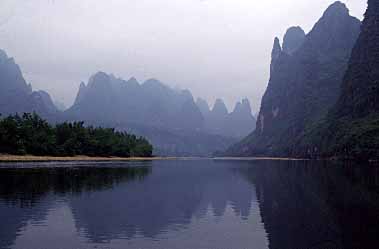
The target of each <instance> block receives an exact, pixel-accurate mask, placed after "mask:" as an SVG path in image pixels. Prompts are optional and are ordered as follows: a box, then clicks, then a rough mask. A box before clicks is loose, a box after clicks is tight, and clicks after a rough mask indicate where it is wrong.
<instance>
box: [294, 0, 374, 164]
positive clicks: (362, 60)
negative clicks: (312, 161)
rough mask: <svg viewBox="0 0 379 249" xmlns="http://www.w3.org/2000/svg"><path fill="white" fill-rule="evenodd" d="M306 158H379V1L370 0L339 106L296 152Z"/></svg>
mask: <svg viewBox="0 0 379 249" xmlns="http://www.w3.org/2000/svg"><path fill="white" fill-rule="evenodd" d="M297 153H298V154H299V155H306V156H338V157H341V156H342V157H353V158H364V159H378V158H379V1H378V0H369V1H368V9H367V11H366V14H365V19H364V21H363V24H362V32H361V34H360V36H359V38H358V40H357V43H356V45H355V47H354V49H353V51H352V55H351V58H350V62H349V66H348V69H347V72H346V74H345V76H344V79H343V83H342V87H341V94H340V96H339V98H338V101H337V104H336V105H335V106H334V107H333V108H332V109H331V111H330V112H329V114H328V116H327V118H325V119H324V120H323V122H321V123H320V124H319V125H318V126H316V127H315V128H313V129H311V130H310V131H309V132H308V133H307V134H306V135H305V136H304V137H303V138H302V139H301V146H300V148H299V150H298V151H297Z"/></svg>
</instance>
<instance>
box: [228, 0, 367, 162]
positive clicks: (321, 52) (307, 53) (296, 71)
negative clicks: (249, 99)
mask: <svg viewBox="0 0 379 249" xmlns="http://www.w3.org/2000/svg"><path fill="white" fill-rule="evenodd" d="M360 25H361V23H360V21H359V20H358V19H357V18H355V17H352V16H350V15H349V10H348V9H347V7H346V5H345V4H343V3H341V2H339V1H338V2H335V3H334V4H332V5H331V6H329V8H328V9H327V10H326V11H325V12H324V14H323V16H322V17H321V19H320V20H319V21H318V22H317V23H316V24H315V26H314V27H313V29H312V30H311V31H310V32H309V33H308V34H307V35H305V36H303V33H304V31H302V30H301V29H300V28H299V27H293V28H290V29H288V31H287V33H286V35H285V41H284V44H283V48H285V49H282V47H281V45H280V41H279V39H278V38H275V41H274V46H273V50H272V61H271V75H270V80H269V83H268V86H267V90H266V92H265V94H264V96H263V98H262V104H261V110H260V113H259V116H258V120H257V128H256V130H255V131H254V132H253V133H252V134H250V135H249V136H248V137H247V138H245V139H244V140H243V141H241V142H240V143H238V144H236V145H234V146H232V147H231V148H229V150H228V151H227V152H226V154H227V155H236V156H252V155H254V156H289V155H292V154H293V153H294V151H296V150H297V141H298V139H299V138H300V137H301V136H302V135H303V134H304V133H305V132H306V130H307V129H308V128H309V127H310V126H312V125H314V124H315V123H317V122H318V121H319V120H320V119H321V118H322V117H324V116H325V115H326V113H327V112H328V110H329V109H330V108H331V107H332V106H333V105H334V104H335V102H336V101H337V99H338V96H339V93H340V86H341V82H342V79H343V76H344V73H345V71H346V69H347V66H348V61H349V58H350V54H351V51H352V48H353V46H354V44H355V42H356V40H357V38H358V36H359V33H360Z"/></svg>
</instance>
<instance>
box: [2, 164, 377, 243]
mask: <svg viewBox="0 0 379 249" xmlns="http://www.w3.org/2000/svg"><path fill="white" fill-rule="evenodd" d="M54 166H55V167H54V168H46V167H42V168H34V167H26V168H23V169H11V168H2V169H1V168H0V220H1V221H2V222H1V223H0V248H21V249H22V248H28V249H33V248H41V247H44V248H59V249H64V248H93V247H97V248H126V247H127V248H220V249H223V248H257V249H264V248H270V249H276V248H281V249H286V248H288V249H289V248H320V249H321V248H332V249H333V248H375V247H376V245H377V243H378V242H379V241H378V240H379V239H377V238H376V237H377V236H376V235H377V233H378V232H379V225H378V224H379V199H378V197H379V196H378V194H379V174H378V173H379V171H378V169H377V168H376V167H373V166H364V165H352V164H349V165H346V164H342V165H341V164H331V163H323V162H273V161H265V162H262V161H251V162H249V161H245V162H242V161H211V160H190V161H156V162H144V163H140V164H138V165H134V164H128V163H126V164H125V163H124V164H120V165H117V164H110V165H104V164H99V165H92V166H97V167H94V168H93V167H87V166H88V165H86V166H83V165H79V166H80V167H72V165H71V166H70V167H66V166H67V165H66V166H63V167H62V166H59V165H54ZM57 166H58V167H57Z"/></svg>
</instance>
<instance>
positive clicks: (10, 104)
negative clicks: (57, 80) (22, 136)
mask: <svg viewBox="0 0 379 249" xmlns="http://www.w3.org/2000/svg"><path fill="white" fill-rule="evenodd" d="M33 111H35V112H38V113H39V114H40V115H41V116H43V117H45V118H51V117H53V116H55V115H57V113H58V109H57V108H56V107H55V105H54V104H53V101H52V99H51V97H50V95H49V94H48V93H47V92H44V91H33V89H32V86H31V85H30V84H27V83H26V81H25V79H24V77H23V75H22V72H21V69H20V67H19V66H18V65H17V64H16V63H15V61H14V59H13V58H10V57H8V55H7V54H6V53H5V51H3V50H0V113H1V114H2V115H8V114H14V113H19V114H22V113H24V112H33Z"/></svg>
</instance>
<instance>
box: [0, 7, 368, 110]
mask: <svg viewBox="0 0 379 249" xmlns="http://www.w3.org/2000/svg"><path fill="white" fill-rule="evenodd" d="M333 2H334V1H331V0H312V1H311V0H0V48H2V49H4V50H5V51H6V52H7V53H8V54H9V55H10V56H12V57H14V58H15V59H16V61H17V63H18V64H19V65H20V66H21V68H22V70H23V73H24V76H25V78H26V79H27V81H28V82H29V83H32V85H33V87H34V88H35V89H44V90H47V91H48V92H49V93H50V94H51V95H52V96H53V98H55V99H58V100H60V101H62V102H64V103H65V104H66V105H70V104H71V103H72V102H73V100H74V98H75V95H76V93H77V90H78V87H79V84H80V82H81V81H84V82H87V81H88V78H89V76H90V75H92V74H93V73H95V72H97V71H100V70H101V71H105V72H109V73H113V74H115V75H116V76H118V77H122V78H125V79H128V78H130V77H132V76H135V77H136V78H137V79H138V80H139V81H144V80H146V79H148V78H157V79H159V80H161V81H163V82H165V83H166V84H168V85H170V86H173V87H179V88H188V89H190V90H191V91H192V92H193V94H194V96H195V97H199V96H200V97H203V98H205V99H207V100H209V101H210V102H211V103H212V102H213V101H214V99H215V98H218V97H221V98H223V99H224V100H225V102H226V103H227V104H228V107H229V108H231V107H232V106H233V105H234V102H235V101H237V100H239V99H241V98H243V97H248V98H249V99H250V100H251V102H252V105H253V110H254V111H257V109H258V107H259V104H260V99H261V96H262V94H263V92H264V90H265V88H266V86H267V81H268V72H269V63H270V53H271V48H272V43H273V39H274V37H275V36H278V37H280V39H282V37H283V35H284V33H285V31H286V29H287V28H288V27H290V26H294V25H296V26H297V25H299V26H301V27H303V28H304V30H305V31H306V32H308V31H309V30H310V29H311V27H312V26H313V24H314V23H315V22H316V21H317V20H318V19H319V18H320V17H321V15H322V13H323V11H324V10H325V9H326V8H327V7H328V6H329V5H330V4H331V3H333ZM345 3H346V4H347V5H348V7H349V8H350V10H351V14H352V15H354V16H356V17H358V18H360V19H362V15H363V13H364V11H365V8H366V0H345Z"/></svg>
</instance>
